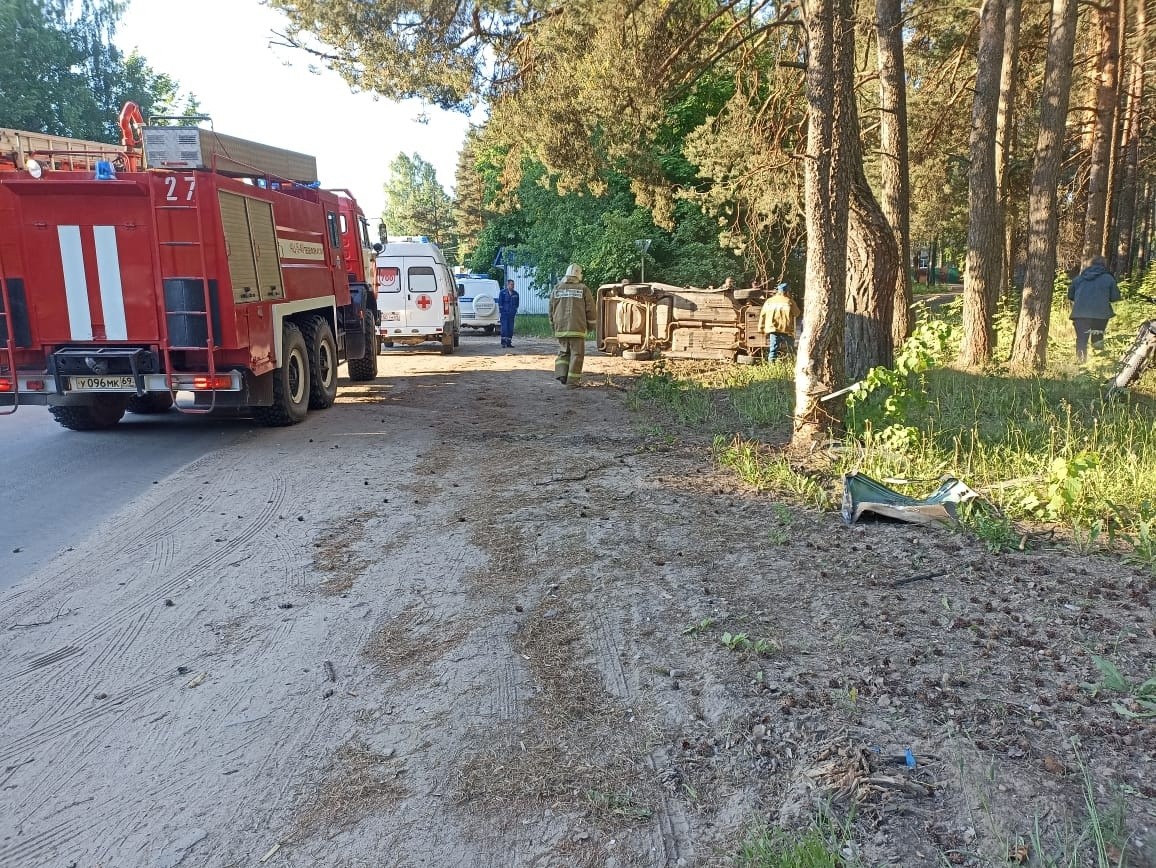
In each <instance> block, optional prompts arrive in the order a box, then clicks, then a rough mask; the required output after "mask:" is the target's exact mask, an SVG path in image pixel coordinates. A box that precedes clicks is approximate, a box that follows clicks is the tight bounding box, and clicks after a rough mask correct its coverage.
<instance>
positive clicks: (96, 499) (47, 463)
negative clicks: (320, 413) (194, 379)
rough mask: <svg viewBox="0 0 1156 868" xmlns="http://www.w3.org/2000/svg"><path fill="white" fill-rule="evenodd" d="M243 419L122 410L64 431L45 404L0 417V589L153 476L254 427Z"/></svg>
mask: <svg viewBox="0 0 1156 868" xmlns="http://www.w3.org/2000/svg"><path fill="white" fill-rule="evenodd" d="M254 430H255V429H254V425H253V423H252V422H251V421H249V420H240V419H204V418H200V417H195V416H185V415H182V414H180V413H176V412H172V413H168V414H165V415H163V416H132V415H131V414H130V415H126V416H125V418H124V421H122V422H121V423H120V424H119V425H117V426H116V427H115V428H113V429H111V430H109V431H99V432H77V431H68V430H65V429H64V428H62V427H60V426H59V425H57V424H56V422H55V421H54V420H53V419H52V416H51V415H49V413H48V410H47V409H45V408H44V407H24V408H22V409H21V410H19V411H18V412H17V413H15V414H14V415H11V416H2V417H0V590H3V589H5V588H8V587H11V586H12V585H14V584H17V583H19V582H20V581H22V580H23V579H24V578H25V577H26V576H28V575H29V574H31V573H32V572H33V571H34V570H35V569H36V568H37V567H39V566H42V565H43V564H44V563H46V562H47V561H48V560H50V559H51V558H52V556H53V555H54V554H56V552H58V551H60V550H61V549H64V548H67V547H68V546H70V545H74V544H75V543H77V542H79V541H80V540H82V539H84V538H85V537H86V536H87V535H88V534H89V533H90V532H91V531H92V530H93V528H94V527H95V526H96V525H97V524H99V523H100V522H101V521H102V520H103V519H104V518H106V517H107V516H108V515H110V514H111V513H113V512H115V511H116V510H118V509H119V508H121V507H122V506H124V505H125V504H126V503H128V502H129V501H131V500H132V499H133V498H134V497H136V496H137V495H139V494H140V493H141V492H142V491H144V490H146V489H147V488H148V487H149V486H150V485H152V484H153V483H154V482H159V481H160V480H162V479H164V478H165V477H166V476H168V475H169V474H170V473H173V472H174V471H176V470H179V469H180V468H181V467H184V466H185V465H186V464H188V463H189V462H190V461H194V460H196V459H197V458H199V457H201V456H202V455H204V454H206V453H208V452H211V451H213V450H214V449H218V448H221V447H223V446H227V445H229V444H230V443H232V442H233V441H235V440H237V439H238V438H240V437H243V436H245V435H246V434H247V433H249V432H251V431H254Z"/></svg>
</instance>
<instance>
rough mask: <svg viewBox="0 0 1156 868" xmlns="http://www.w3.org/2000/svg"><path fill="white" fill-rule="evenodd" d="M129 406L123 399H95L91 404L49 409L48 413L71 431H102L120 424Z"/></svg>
mask: <svg viewBox="0 0 1156 868" xmlns="http://www.w3.org/2000/svg"><path fill="white" fill-rule="evenodd" d="M127 404H128V402H127V401H125V400H124V399H121V398H95V399H93V401H92V403H91V404H73V405H67V406H63V407H49V408H48V412H50V413H51V414H52V418H53V419H55V420H56V421H57V422H59V423H60V424H61V425H63V426H64V427H65V428H68V429H69V430H71V431H100V430H103V429H105V428H111V427H112V426H113V425H115V424H116V423H117V422H119V421H120V420H121V417H122V416H124V411H125V407H126V406H127Z"/></svg>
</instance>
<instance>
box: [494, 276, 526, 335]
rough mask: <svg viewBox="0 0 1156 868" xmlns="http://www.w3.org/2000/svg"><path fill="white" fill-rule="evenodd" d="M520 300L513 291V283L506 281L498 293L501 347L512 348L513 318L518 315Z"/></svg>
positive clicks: (514, 290) (515, 291)
mask: <svg viewBox="0 0 1156 868" xmlns="http://www.w3.org/2000/svg"><path fill="white" fill-rule="evenodd" d="M520 302H521V299H520V298H519V297H518V291H517V290H516V289H514V281H512V280H507V281H506V286H505V288H504V289H503V290H502V291H501V292H499V293H498V314H499V316H501V318H502V346H503V347H513V346H514V343H513V341H514V316H515V314H517V313H518V304H519V303H520Z"/></svg>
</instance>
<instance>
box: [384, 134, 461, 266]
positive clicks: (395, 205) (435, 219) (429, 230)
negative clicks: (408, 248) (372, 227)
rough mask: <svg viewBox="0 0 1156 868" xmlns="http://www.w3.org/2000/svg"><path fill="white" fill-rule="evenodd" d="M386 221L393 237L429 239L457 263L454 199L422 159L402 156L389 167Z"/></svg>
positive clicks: (395, 159) (427, 163) (414, 156)
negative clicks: (452, 207)
mask: <svg viewBox="0 0 1156 868" xmlns="http://www.w3.org/2000/svg"><path fill="white" fill-rule="evenodd" d="M382 220H383V221H384V222H385V225H386V227H387V228H388V231H389V234H390V235H391V236H396V235H426V236H428V237H429V238H431V239H433V241H434V243H435V244H439V245H442V247H443V249H444V250H445V251H446V255H447V257H448V258H449V259H450V260H451V261H453V260H454V259H455V257H454V255H453V254H454V250H453V246H454V241H453V235H452V234H451V228H452V226H453V213H452V211H451V207H450V197H449V196H448V195H447V194H446V191H445V190H444V189H443V188H442V185H441V184H440V183H439V182H438V178H437V170H436V169H434V167H433V164H431V163H429V162H427V161H426V160H424V159H422V158H421V156H420V155H418V154H414V155H413V156H412V157H411V156H409V155H407V154H398V155H397V156H396V157H394V159H393V162H392V163H390V164H389V180H388V181H386V182H385V213H384V214H382Z"/></svg>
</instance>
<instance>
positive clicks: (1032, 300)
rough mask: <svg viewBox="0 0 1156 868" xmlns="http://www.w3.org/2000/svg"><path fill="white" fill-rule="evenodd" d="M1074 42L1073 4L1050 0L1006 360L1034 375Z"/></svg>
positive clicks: (1043, 333)
mask: <svg viewBox="0 0 1156 868" xmlns="http://www.w3.org/2000/svg"><path fill="white" fill-rule="evenodd" d="M1075 40H1076V0H1052V15H1051V24H1050V32H1049V36H1048V56H1047V62H1046V65H1045V69H1044V85H1043V91H1042V92H1041V94H1040V129H1039V134H1038V138H1037V140H1036V159H1035V167H1034V168H1033V170H1032V187H1031V193H1030V195H1029V198H1028V263H1027V274H1026V276H1025V278H1024V292H1023V298H1022V300H1021V302H1020V316H1019V322H1018V324H1017V325H1016V334H1015V342H1014V344H1013V346H1012V357H1011V362H1012V366H1013V367H1015V368H1018V369H1021V370H1031V371H1039V370H1042V369H1043V367H1044V364H1045V363H1046V362H1047V348H1048V322H1049V317H1050V314H1051V307H1052V285H1053V284H1054V282H1055V279H1056V227H1057V225H1058V223H1059V203H1058V202H1057V201H1056V190H1057V188H1058V187H1059V182H1060V163H1061V160H1062V158H1063V152H1064V132H1065V129H1066V121H1067V115H1068V97H1069V95H1070V93H1071V87H1072V49H1073V47H1074V45H1075Z"/></svg>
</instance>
